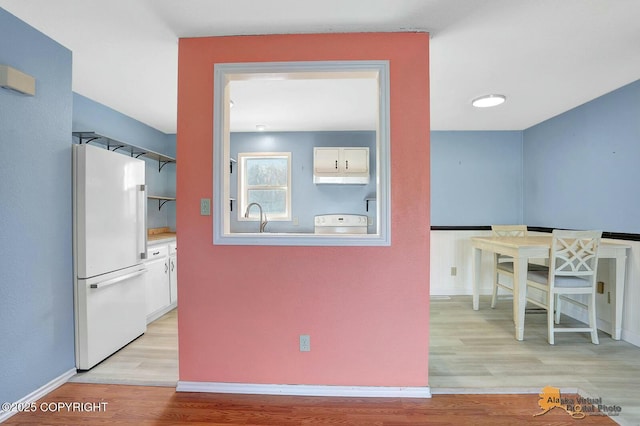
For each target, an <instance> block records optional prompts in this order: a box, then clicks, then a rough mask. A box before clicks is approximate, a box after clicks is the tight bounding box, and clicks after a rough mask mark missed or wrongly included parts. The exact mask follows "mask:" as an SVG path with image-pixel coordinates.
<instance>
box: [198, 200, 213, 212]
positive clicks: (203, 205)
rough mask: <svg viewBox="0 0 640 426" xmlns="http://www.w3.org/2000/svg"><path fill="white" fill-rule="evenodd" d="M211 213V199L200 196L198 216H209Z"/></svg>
mask: <svg viewBox="0 0 640 426" xmlns="http://www.w3.org/2000/svg"><path fill="white" fill-rule="evenodd" d="M210 214H211V199H209V198H200V216H209V215H210Z"/></svg>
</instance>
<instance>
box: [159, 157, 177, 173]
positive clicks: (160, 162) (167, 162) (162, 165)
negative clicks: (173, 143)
mask: <svg viewBox="0 0 640 426" xmlns="http://www.w3.org/2000/svg"><path fill="white" fill-rule="evenodd" d="M169 163H174V161H171V160H165V161H163V160H158V173H159V172H160V171H161V170H162V168H163V167H164V166H166V165H167V164H169Z"/></svg>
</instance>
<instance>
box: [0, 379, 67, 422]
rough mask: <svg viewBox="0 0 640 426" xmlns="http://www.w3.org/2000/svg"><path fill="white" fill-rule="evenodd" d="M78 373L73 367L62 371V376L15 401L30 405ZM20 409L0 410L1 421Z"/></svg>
mask: <svg viewBox="0 0 640 426" xmlns="http://www.w3.org/2000/svg"><path fill="white" fill-rule="evenodd" d="M75 374H76V369H75V368H72V369H71V370H69V371H67V372H65V373H62V374H61V375H60V376H58V377H56V378H55V379H53V380H51V381H50V382H49V383H47V384H45V385H43V386H41V387H39V388H38V389H36V390H34V391H33V392H31V393H30V394H29V395H27V396H25V397H24V398H22V399H20V400H18V401H16V402H15V405H28V404H30V403H32V402H35V401H37V400H39V399H40V398H43V397H44V396H45V395H47V394H48V393H50V392H52V391H54V390H55V389H57V388H59V387H60V386H62V385H64V384H65V383H67V382H68V381H69V379H70V378H71V377H73V376H74V375H75ZM17 413H18V411H2V412H0V423H2V422H4V421H5V420H7V419H8V418H9V417H11V416H13V415H14V414H17Z"/></svg>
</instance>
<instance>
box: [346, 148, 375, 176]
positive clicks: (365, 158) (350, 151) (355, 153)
mask: <svg viewBox="0 0 640 426" xmlns="http://www.w3.org/2000/svg"><path fill="white" fill-rule="evenodd" d="M342 165H343V167H344V172H345V173H368V172H369V149H368V148H344V149H343V150H342Z"/></svg>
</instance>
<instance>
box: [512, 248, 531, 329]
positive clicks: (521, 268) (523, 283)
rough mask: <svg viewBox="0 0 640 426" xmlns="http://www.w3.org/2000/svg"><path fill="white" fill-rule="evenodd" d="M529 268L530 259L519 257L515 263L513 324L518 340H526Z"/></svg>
mask: <svg viewBox="0 0 640 426" xmlns="http://www.w3.org/2000/svg"><path fill="white" fill-rule="evenodd" d="M527 267H528V259H527V258H526V257H518V258H516V259H514V262H513V268H514V269H513V322H514V323H515V327H516V339H517V340H524V312H525V309H526V307H527Z"/></svg>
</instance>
